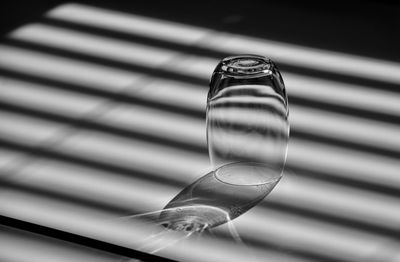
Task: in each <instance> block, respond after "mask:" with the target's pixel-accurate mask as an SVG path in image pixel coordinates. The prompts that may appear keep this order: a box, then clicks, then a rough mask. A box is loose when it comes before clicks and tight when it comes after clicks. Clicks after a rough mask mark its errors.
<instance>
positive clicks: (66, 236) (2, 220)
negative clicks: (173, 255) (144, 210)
mask: <svg viewBox="0 0 400 262" xmlns="http://www.w3.org/2000/svg"><path fill="white" fill-rule="evenodd" d="M0 224H2V225H5V226H8V227H13V228H17V229H20V230H23V231H27V232H31V233H35V234H40V235H44V236H47V237H51V238H55V239H60V240H63V241H67V242H71V243H74V244H79V245H82V246H85V247H89V248H94V249H98V250H101V251H105V252H109V253H113V254H118V255H120V256H124V257H129V258H135V259H140V260H143V261H165V262H166V261H175V260H171V259H167V258H163V257H159V256H156V255H152V254H148V253H144V252H141V251H138V250H134V249H132V248H127V247H122V246H119V245H116V244H111V243H108V242H104V241H101V240H97V239H93V238H89V237H84V236H80V235H77V234H73V233H69V232H66V231H62V230H58V229H54V228H50V227H46V226H42V225H39V224H34V223H30V222H26V221H22V220H19V219H15V218H11V217H7V216H3V215H0ZM132 237H134V236H132Z"/></svg>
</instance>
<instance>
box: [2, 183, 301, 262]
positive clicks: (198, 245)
mask: <svg viewBox="0 0 400 262" xmlns="http://www.w3.org/2000/svg"><path fill="white" fill-rule="evenodd" d="M2 196H3V197H2V198H0V212H1V214H3V215H5V216H10V217H14V218H17V219H21V220H24V221H28V222H32V223H36V224H39V225H45V226H48V227H52V228H55V229H59V230H63V231H67V232H71V233H74V234H79V235H81V236H85V237H89V238H94V239H99V240H101V241H105V242H109V243H112V244H116V245H121V246H123V247H128V248H134V249H137V248H138V247H139V246H141V245H143V239H146V238H148V237H149V236H151V235H153V234H154V232H158V231H160V230H161V229H160V228H155V227H154V226H151V225H148V224H144V223H140V222H139V221H133V220H130V221H127V222H123V221H120V220H119V219H118V218H117V217H115V214H109V213H106V212H104V211H102V212H99V211H97V210H94V209H91V208H87V207H81V206H79V205H76V204H68V203H66V202H63V201H59V200H56V199H50V198H47V197H39V196H37V195H34V194H29V193H28V192H19V191H9V192H7V193H5V194H4V193H3V195H2ZM132 236H134V237H132ZM174 236H175V237H181V234H179V233H175V234H174V233H172V232H169V237H168V234H167V235H164V236H163V237H164V238H167V239H172V240H173V239H174ZM215 247H217V248H215ZM210 250H213V252H209V251H210ZM188 251H189V252H188ZM247 252H248V250H247V249H246V247H244V246H240V245H237V244H236V243H234V242H230V241H229V242H228V241H226V240H221V239H217V238H206V239H204V240H203V239H202V238H199V239H196V238H194V239H191V238H188V239H186V241H183V242H181V243H178V244H177V245H174V246H173V247H171V248H168V249H165V250H161V251H160V252H157V255H159V256H164V257H167V258H171V259H179V260H180V261H182V260H184V261H187V260H190V261H196V262H197V261H199V262H200V261H205V260H207V261H226V260H225V259H228V260H229V261H244V260H246V261H254V262H257V261H259V260H258V259H256V258H254V256H249V254H248V253H247ZM255 252H257V253H258V254H259V255H261V257H269V255H270V254H271V258H272V259H273V258H276V259H277V261H281V262H294V261H300V262H306V261H307V260H302V259H300V260H297V257H296V256H291V255H290V254H289V255H287V254H282V253H280V252H279V251H278V252H276V251H272V252H271V251H268V250H262V249H258V248H257V249H255Z"/></svg>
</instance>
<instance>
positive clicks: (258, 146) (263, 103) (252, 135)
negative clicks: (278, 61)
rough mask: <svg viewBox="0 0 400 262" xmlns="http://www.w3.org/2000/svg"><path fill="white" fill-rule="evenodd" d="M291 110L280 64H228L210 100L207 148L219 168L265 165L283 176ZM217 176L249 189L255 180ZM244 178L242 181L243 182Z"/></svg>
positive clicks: (249, 58)
mask: <svg viewBox="0 0 400 262" xmlns="http://www.w3.org/2000/svg"><path fill="white" fill-rule="evenodd" d="M288 116H289V110H288V100H287V94H286V89H285V85H284V83H283V79H282V76H281V74H280V72H279V70H278V69H277V67H276V66H275V64H274V63H273V62H272V61H271V60H270V59H268V58H266V57H263V56H257V55H240V56H232V57H227V58H225V59H223V60H222V61H221V62H220V63H219V64H218V65H217V67H216V68H215V70H214V73H213V75H212V78H211V82H210V90H209V93H208V98H207V144H208V152H209V156H210V160H211V163H212V165H213V167H214V169H215V170H216V169H218V168H219V167H222V166H224V165H227V164H231V163H238V162H241V163H248V164H251V163H254V164H256V165H258V166H259V165H265V170H271V172H272V173H273V174H276V175H279V176H281V174H282V171H283V168H284V165H285V162H286V155H287V147H288V140H289V121H288ZM251 174H254V172H248V176H247V177H246V176H245V177H237V176H235V177H232V176H230V175H229V174H228V173H216V176H217V178H218V179H219V180H221V181H223V182H226V183H230V184H243V183H245V184H246V183H247V182H246V181H253V180H255V179H257V181H258V183H259V184H262V183H266V182H268V181H270V179H271V177H270V174H267V173H265V176H264V179H262V177H261V178H260V177H257V178H253V177H251ZM239 178H240V179H239Z"/></svg>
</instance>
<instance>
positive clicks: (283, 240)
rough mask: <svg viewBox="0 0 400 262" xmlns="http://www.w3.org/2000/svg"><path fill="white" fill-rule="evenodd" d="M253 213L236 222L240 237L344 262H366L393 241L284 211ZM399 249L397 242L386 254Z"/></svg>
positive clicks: (256, 209)
mask: <svg viewBox="0 0 400 262" xmlns="http://www.w3.org/2000/svg"><path fill="white" fill-rule="evenodd" d="M250 213H251V214H250ZM250 213H249V214H247V215H245V216H242V217H240V218H238V219H237V220H236V223H235V225H236V227H237V229H238V231H239V232H241V235H242V236H243V237H253V238H256V239H258V240H260V241H266V242H273V243H274V244H276V245H278V246H279V247H280V248H281V249H282V250H285V249H287V248H294V249H297V250H309V251H312V252H313V253H315V254H320V255H323V256H324V255H325V256H329V257H332V258H336V259H339V260H343V261H365V258H366V257H369V256H371V255H372V254H374V253H375V252H377V251H378V250H379V249H381V248H385V247H386V244H387V243H388V242H389V241H390V239H389V238H386V237H380V236H377V235H374V234H371V233H367V232H361V231H358V230H355V229H351V228H347V227H341V226H337V225H332V224H328V223H325V222H324V221H320V220H314V219H306V218H304V217H301V216H297V215H290V216H289V215H288V214H287V213H285V212H280V211H274V210H265V209H260V208H254V209H253V210H252V211H250ZM398 248H399V244H398V243H397V244H396V245H394V246H392V247H391V248H390V250H387V251H390V252H388V253H389V254H390V253H392V254H393V253H395V254H398V252H399V251H398Z"/></svg>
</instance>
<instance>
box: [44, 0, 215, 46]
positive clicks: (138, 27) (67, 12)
mask: <svg viewBox="0 0 400 262" xmlns="http://www.w3.org/2000/svg"><path fill="white" fill-rule="evenodd" d="M47 16H48V17H54V18H58V19H64V20H67V21H74V22H75V23H82V24H88V25H93V26H99V27H102V28H106V29H111V30H115V31H118V32H125V33H133V34H141V35H144V36H147V37H152V38H158V39H160V38H161V39H167V40H169V41H176V42H179V43H183V44H188V45H191V44H194V43H196V42H197V41H199V40H201V39H203V38H204V37H205V36H206V35H207V34H209V32H210V31H211V30H208V29H204V28H200V27H195V26H190V25H186V24H179V23H174V22H170V21H165V20H160V19H153V18H148V17H144V16H139V15H133V14H126V13H122V12H117V11H111V10H106V9H103V8H98V7H92V6H85V5H81V4H75V3H71V4H64V5H60V6H58V7H56V8H55V9H53V10H51V11H50V12H49V13H48V14H47Z"/></svg>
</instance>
